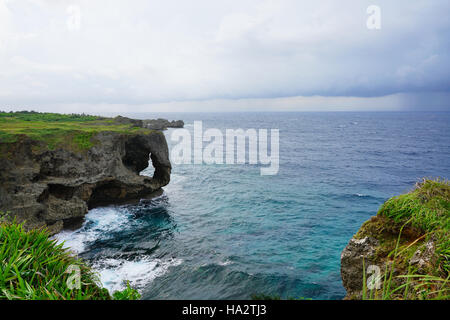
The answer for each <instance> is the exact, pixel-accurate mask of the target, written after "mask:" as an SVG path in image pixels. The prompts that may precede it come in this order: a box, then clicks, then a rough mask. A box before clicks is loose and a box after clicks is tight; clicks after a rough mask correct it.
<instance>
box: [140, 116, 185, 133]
mask: <svg viewBox="0 0 450 320" xmlns="http://www.w3.org/2000/svg"><path fill="white" fill-rule="evenodd" d="M142 127H143V128H147V129H152V130H166V129H167V128H183V127H184V122H183V121H182V120H177V121H168V120H166V119H153V120H142Z"/></svg>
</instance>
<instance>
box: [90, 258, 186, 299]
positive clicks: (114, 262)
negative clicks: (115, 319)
mask: <svg viewBox="0 0 450 320" xmlns="http://www.w3.org/2000/svg"><path fill="white" fill-rule="evenodd" d="M182 262H183V261H182V260H181V259H168V260H161V259H150V258H143V259H141V260H138V261H127V260H124V259H105V260H102V261H100V262H98V263H97V264H94V265H93V269H94V270H95V271H96V272H97V273H98V274H99V275H100V280H101V282H102V284H103V286H104V287H105V288H107V289H108V290H109V291H110V292H114V291H116V290H123V289H124V288H126V283H125V281H129V282H130V285H131V287H133V288H135V289H137V290H141V289H142V288H144V287H145V285H146V284H147V283H149V282H151V281H152V280H153V279H155V278H156V277H160V276H162V275H163V274H165V273H166V272H167V270H168V269H169V268H170V267H173V266H177V265H180V264H181V263H182Z"/></svg>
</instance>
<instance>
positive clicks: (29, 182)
mask: <svg viewBox="0 0 450 320" xmlns="http://www.w3.org/2000/svg"><path fill="white" fill-rule="evenodd" d="M155 121H156V122H152V120H134V119H129V118H125V117H117V118H115V119H114V123H115V124H132V126H136V127H141V128H148V127H149V126H150V124H152V123H156V124H158V128H162V129H158V130H156V129H153V130H147V131H145V132H139V133H133V132H131V133H122V132H114V131H101V132H96V133H95V134H93V136H92V137H91V138H90V139H91V141H94V142H95V143H94V144H93V146H92V147H90V148H88V149H87V150H82V151H79V150H73V149H71V148H65V147H59V148H55V149H54V150H52V149H49V148H48V147H47V146H46V144H45V143H44V142H42V141H39V140H35V139H32V138H30V137H27V136H26V135H21V136H20V137H19V139H18V140H17V141H15V142H12V143H7V144H6V143H1V145H2V156H1V157H0V211H3V212H6V213H7V214H8V217H9V218H10V219H13V218H16V220H17V222H24V221H25V227H26V228H27V229H32V228H40V227H47V228H48V229H49V230H50V232H51V233H52V234H54V233H57V232H59V231H61V230H62V229H63V228H64V227H66V226H68V225H70V224H73V223H74V222H76V221H77V220H80V219H82V218H83V217H84V215H85V214H86V213H87V211H88V209H90V208H94V207H97V206H104V205H109V204H117V203H125V202H129V201H135V200H139V199H141V198H149V197H152V196H154V195H155V193H158V192H160V190H161V188H162V187H164V186H165V185H167V184H168V183H169V181H170V173H171V164H170V161H169V150H168V146H167V141H166V139H165V137H164V134H163V133H162V132H161V131H159V130H163V129H164V128H166V127H168V124H169V126H171V125H174V126H175V125H177V126H182V125H183V123H182V121H181V122H176V123H173V122H169V121H167V120H165V121H162V120H161V119H158V120H155ZM154 127H156V125H155V126H153V128H154ZM163 127H164V128H163ZM149 160H151V163H152V165H153V167H154V168H155V171H154V175H153V177H151V178H150V177H145V176H141V175H139V173H140V172H141V171H142V170H144V169H145V168H147V167H148V165H149Z"/></svg>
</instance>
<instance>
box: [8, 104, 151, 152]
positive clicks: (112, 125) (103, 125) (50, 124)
mask: <svg viewBox="0 0 450 320" xmlns="http://www.w3.org/2000/svg"><path fill="white" fill-rule="evenodd" d="M102 131H114V132H120V133H127V134H134V133H143V134H146V133H149V132H151V130H148V129H143V128H139V127H133V126H132V125H131V124H119V123H116V122H115V121H114V119H112V118H103V117H96V116H88V115H76V114H72V115H64V114H57V113H38V112H14V113H13V112H9V113H6V112H0V143H3V144H5V143H14V142H17V141H19V140H20V138H21V137H23V136H27V137H29V138H31V139H33V140H37V141H42V142H44V143H45V144H46V146H47V147H48V148H49V149H50V150H53V149H55V148H58V147H65V148H69V149H73V150H76V151H82V150H87V149H89V148H91V147H92V146H93V145H94V144H95V135H96V134H97V133H99V132H102Z"/></svg>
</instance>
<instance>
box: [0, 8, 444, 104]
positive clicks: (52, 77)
mask: <svg viewBox="0 0 450 320" xmlns="http://www.w3.org/2000/svg"><path fill="white" fill-rule="evenodd" d="M370 5H377V6H379V8H380V9H381V16H380V17H381V29H369V28H368V27H367V20H368V18H369V17H370V16H371V15H370V14H368V13H367V8H368V7H369V6H370ZM449 13H450V1H448V0H432V1H430V0H414V1H410V0H408V1H407V0H405V1H404V0H395V1H393V0H370V1H366V0H353V1H350V0H339V1H336V0H316V1H310V0H309V1H306V0H305V1H302V0H189V1H186V0H176V1H175V0H160V1H149V0H146V1H144V0H133V1H125V0H121V1H119V0H70V1H65V0H0V109H3V110H22V109H34V110H45V111H58V112H91V113H93V112H104V111H112V112H123V111H140V112H142V111H148V112H152V111H254V110H261V111H268V110H275V111H276V110H279V111H288V110H308V111H311V110H317V111H321V110H450V32H449V31H450V19H449V16H448V15H449Z"/></svg>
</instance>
